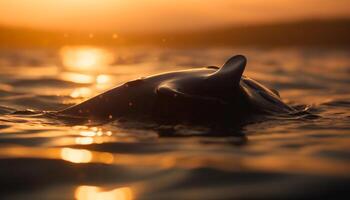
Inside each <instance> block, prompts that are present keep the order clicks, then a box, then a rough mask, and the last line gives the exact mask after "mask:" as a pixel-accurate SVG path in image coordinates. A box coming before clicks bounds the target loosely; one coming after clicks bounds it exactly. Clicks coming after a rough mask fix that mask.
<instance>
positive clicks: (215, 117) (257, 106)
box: [58, 55, 295, 123]
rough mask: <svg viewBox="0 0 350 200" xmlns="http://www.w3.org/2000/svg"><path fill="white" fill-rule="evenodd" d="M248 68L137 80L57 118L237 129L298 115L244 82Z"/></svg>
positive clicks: (238, 65)
mask: <svg viewBox="0 0 350 200" xmlns="http://www.w3.org/2000/svg"><path fill="white" fill-rule="evenodd" d="M246 63H247V59H246V58H245V57H244V56H243V55H236V56H233V57H231V58H230V59H229V60H227V61H226V63H225V64H224V65H223V66H222V67H221V68H219V67H214V66H210V67H203V68H196V69H189V70H181V71H173V72H166V73H162V74H156V75H153V76H148V77H145V78H139V79H136V80H132V81H129V82H126V83H124V84H121V85H119V86H117V87H115V88H114V89H111V90H109V91H107V92H104V93H102V94H99V95H97V96H95V97H93V98H91V99H88V100H86V101H84V102H82V103H79V104H77V105H74V106H72V107H69V108H67V109H64V110H61V111H58V114H60V115H69V116H79V117H86V118H89V119H94V118H97V119H107V120H112V119H113V120H114V119H121V118H134V119H143V120H146V119H147V120H152V121H155V122H159V123H182V122H183V123H187V122H189V123H198V122H199V123H211V122H220V121H225V122H229V123H236V122H238V121H239V122H242V121H244V120H246V119H248V118H250V117H252V116H257V115H259V116H261V115H271V114H274V113H284V114H288V113H292V112H295V109H294V108H292V107H290V106H288V105H287V104H285V103H284V102H283V101H282V100H281V98H280V96H279V94H278V92H277V91H276V90H273V89H269V88H268V87H265V86H264V85H262V84H260V83H258V82H257V81H255V80H253V79H251V78H249V77H246V76H244V75H243V72H244V69H245V66H246Z"/></svg>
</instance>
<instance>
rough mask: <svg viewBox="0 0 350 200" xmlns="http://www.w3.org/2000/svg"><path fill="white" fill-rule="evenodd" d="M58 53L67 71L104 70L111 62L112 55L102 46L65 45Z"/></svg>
mask: <svg viewBox="0 0 350 200" xmlns="http://www.w3.org/2000/svg"><path fill="white" fill-rule="evenodd" d="M60 54H61V58H62V65H63V66H64V67H65V68H66V69H67V70H69V71H77V72H83V73H86V72H98V71H105V70H106V68H107V66H108V65H110V64H111V63H112V62H113V55H112V54H111V53H110V52H109V51H107V50H105V49H102V48H95V47H69V46H66V47H63V48H62V49H61V51H60Z"/></svg>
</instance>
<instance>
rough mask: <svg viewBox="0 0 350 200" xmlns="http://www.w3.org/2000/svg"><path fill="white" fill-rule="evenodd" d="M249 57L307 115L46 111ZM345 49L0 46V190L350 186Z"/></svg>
mask: <svg viewBox="0 0 350 200" xmlns="http://www.w3.org/2000/svg"><path fill="white" fill-rule="evenodd" d="M234 54H244V55H246V56H247V57H248V65H247V68H246V72H245V75H247V76H250V77H251V78H253V79H256V80H258V81H260V82H262V83H263V84H265V85H267V86H269V87H272V88H275V89H277V90H278V91H279V92H280V94H281V96H282V98H283V99H284V100H285V101H286V102H288V103H289V104H291V105H293V106H296V107H300V108H307V109H308V110H309V112H311V113H312V115H310V116H311V117H305V116H304V117H299V116H296V117H295V118H288V119H284V118H281V119H276V118H274V119H272V120H268V121H265V122H259V123H255V124H251V125H248V126H245V127H242V130H240V131H239V134H238V133H233V134H232V135H230V134H229V135H227V134H221V133H219V132H218V133H217V134H215V133H214V134H211V135H207V134H204V133H206V131H205V130H203V127H185V126H176V127H175V128H174V129H175V130H176V134H171V135H168V134H165V135H164V134H160V132H159V131H158V130H157V129H156V128H155V127H152V126H149V127H147V126H146V125H145V124H142V123H140V124H138V123H128V122H120V121H113V122H110V123H105V124H100V123H96V122H93V121H90V122H87V123H84V124H81V123H79V121H74V120H72V119H67V120H62V119H55V118H54V117H48V116H43V115H42V111H51V110H60V109H63V108H66V107H67V106H70V105H74V104H75V103H79V102H81V101H83V100H85V99H87V98H89V97H92V96H94V95H97V94H99V93H100V92H103V91H106V90H108V89H110V88H112V87H115V86H116V85H118V84H120V83H123V82H124V81H127V80H130V79H134V78H138V77H142V76H147V75H152V74H154V73H160V72H164V71H169V70H178V69H187V68H189V67H202V66H208V65H216V66H221V65H222V63H224V61H225V60H226V59H227V58H229V57H230V56H232V55H234ZM349 77H350V51H348V50H341V49H332V50H329V49H316V48H284V49H274V48H269V49H266V48H236V49H234V48H232V49H230V48H208V49H181V50H179V49H167V48H162V49H161V48H150V47H147V48H146V47H138V48H136V47H134V48H113V49H111V48H103V47H88V46H66V47H63V48H60V49H1V50H0V143H1V145H0V166H1V170H0V186H1V187H0V194H1V196H3V197H4V198H6V199H24V198H25V199H74V198H75V199H79V200H86V199H105V200H108V199H125V200H130V199H232V198H237V199H244V198H247V199H251V198H263V199H271V198H286V197H288V198H305V199H308V198H311V197H333V198H334V197H335V196H339V195H348V194H347V190H348V189H349V184H350V173H349V172H350V146H349V143H350V80H349Z"/></svg>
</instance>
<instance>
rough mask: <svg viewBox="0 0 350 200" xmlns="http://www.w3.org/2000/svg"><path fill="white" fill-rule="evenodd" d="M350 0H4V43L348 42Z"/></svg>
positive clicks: (0, 40) (0, 24)
mask: <svg viewBox="0 0 350 200" xmlns="http://www.w3.org/2000/svg"><path fill="white" fill-rule="evenodd" d="M349 17H350V2H349V0H337V1H333V0H308V1H303V0H294V1H289V0H235V1H232V0H217V1H215V2H213V1H211V0H187V1H182V0H181V1H178V0H167V1H162V0H134V1H124V0H99V1H95V0H73V1H71V0H61V1H57V0H46V1H33V0H2V1H1V2H0V45H1V46H4V47H12V46H43V47H53V46H60V45H73V44H74V45H77V44H80V45H109V46H115V45H145V44H146V45H157V46H170V47H193V46H201V47H203V46H212V45H216V46H218V45H220V46H237V45H255V46H256V45H265V46H275V45H303V46H309V45H322V46H335V45H336V46H345V47H347V46H348V45H349V41H350V39H349V37H348V36H349V33H350V30H349V29H350V28H349V27H350V26H349V24H350V22H349Z"/></svg>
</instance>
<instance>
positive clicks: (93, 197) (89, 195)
mask: <svg viewBox="0 0 350 200" xmlns="http://www.w3.org/2000/svg"><path fill="white" fill-rule="evenodd" d="M74 196H75V199H77V200H131V199H133V192H132V190H131V188H130V187H121V188H117V189H114V190H110V191H104V190H102V188H100V187H96V186H85V185H82V186H79V187H77V189H76V190H75V195H74Z"/></svg>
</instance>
